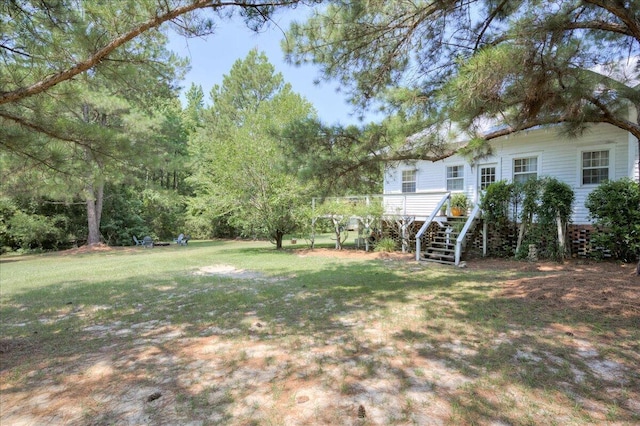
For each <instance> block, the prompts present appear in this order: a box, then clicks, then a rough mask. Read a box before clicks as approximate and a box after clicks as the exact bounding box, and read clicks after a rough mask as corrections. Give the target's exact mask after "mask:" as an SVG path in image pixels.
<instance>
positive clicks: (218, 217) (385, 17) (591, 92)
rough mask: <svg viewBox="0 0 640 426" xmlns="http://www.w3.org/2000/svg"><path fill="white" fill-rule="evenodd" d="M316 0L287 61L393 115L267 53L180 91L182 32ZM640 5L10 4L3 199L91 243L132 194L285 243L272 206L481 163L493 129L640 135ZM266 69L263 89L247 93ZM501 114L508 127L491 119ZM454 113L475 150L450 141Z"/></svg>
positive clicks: (4, 12)
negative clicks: (394, 174) (290, 74)
mask: <svg viewBox="0 0 640 426" xmlns="http://www.w3.org/2000/svg"><path fill="white" fill-rule="evenodd" d="M315 3H324V4H322V5H321V7H318V8H316V9H314V12H313V14H312V15H311V16H309V17H306V18H305V19H304V20H303V21H301V22H294V23H293V24H292V25H291V27H290V28H289V30H288V34H287V37H286V38H285V39H284V41H283V49H284V51H285V52H286V54H287V57H288V60H289V61H290V62H291V63H305V62H313V63H315V64H317V65H318V66H319V67H320V70H321V75H320V78H325V79H328V80H333V79H337V80H338V81H339V82H340V85H341V89H342V90H343V91H344V92H345V93H346V94H347V95H348V96H349V98H350V100H351V101H352V103H353V105H354V108H357V109H359V110H360V111H364V110H366V109H367V108H372V107H380V108H382V109H383V110H384V111H385V113H386V116H387V118H386V119H385V120H383V121H382V122H381V123H378V124H368V125H363V126H360V127H353V126H352V127H346V128H345V127H341V126H331V125H327V124H325V123H323V122H322V121H321V119H320V118H319V117H317V116H316V114H315V112H314V111H313V107H312V105H309V104H308V102H307V101H306V100H304V99H302V98H301V97H300V96H299V95H296V94H295V93H292V91H291V89H290V87H288V85H287V84H286V82H284V81H282V78H281V76H279V75H278V74H277V73H275V72H274V70H273V69H272V68H270V64H268V61H267V60H266V58H263V57H261V55H260V53H259V52H254V53H252V54H250V57H248V58H245V60H244V63H243V61H240V62H239V63H237V64H236V65H234V68H233V69H232V70H231V71H230V73H229V75H228V76H227V77H226V79H225V81H224V82H223V84H222V85H221V86H220V87H216V88H214V90H212V93H211V94H210V98H211V105H210V106H207V107H205V106H204V94H202V93H198V88H197V87H193V88H192V90H190V93H189V95H188V98H189V105H187V106H186V107H182V105H180V103H179V102H178V101H177V85H178V83H179V81H180V77H181V74H182V73H183V72H184V70H185V67H186V66H187V64H186V62H185V61H184V60H182V59H181V58H179V57H177V56H176V55H175V54H173V53H172V52H170V51H168V50H167V48H166V45H167V43H166V42H167V31H168V30H169V28H170V27H171V28H172V29H173V30H174V31H178V32H180V33H181V34H185V35H192V36H207V35H208V36H212V37H215V26H216V22H218V21H219V20H225V19H242V20H244V21H245V23H246V24H247V25H248V26H249V27H250V28H253V29H258V28H260V26H262V25H268V24H269V22H270V19H271V16H272V15H273V14H274V13H277V12H278V11H280V10H286V9H289V8H294V7H296V6H299V5H302V4H315ZM639 16H640V2H638V1H637V0H616V1H602V0H581V1H578V0H554V1H542V0H533V1H531V0H528V1H525V0H471V1H468V0H466V1H460V0H446V1H441V0H438V1H435V0H418V1H408V0H398V1H395V2H382V1H375V0H355V1H344V0H333V1H325V2H321V1H317V2H314V1H309V2H303V1H296V0H281V1H267V0H246V1H210V0H193V1H188V0H168V1H164V0H163V1H159V0H140V1H137V2H129V1H126V0H116V1H113V2H109V3H108V4H103V3H101V2H93V1H77V0H50V1H47V0H11V1H9V2H4V3H3V5H2V6H0V22H1V23H2V28H3V31H2V35H1V36H0V59H1V60H2V64H1V65H0V66H1V71H2V72H1V73H0V85H1V89H0V120H1V121H2V125H1V126H0V149H1V151H0V162H1V163H0V164H1V166H2V171H1V172H2V182H3V185H2V203H3V204H2V205H3V207H2V208H3V212H11V211H13V212H17V211H20V212H22V213H24V214H27V215H32V216H33V217H34V218H36V219H37V220H36V219H34V220H35V222H38V223H40V222H42V220H44V219H42V218H46V220H52V218H53V217H58V216H57V213H56V214H54V212H59V211H60V209H62V206H65V207H66V208H68V209H69V210H70V211H71V210H78V206H79V205H80V204H78V203H82V205H83V206H84V210H85V211H84V212H83V213H82V214H85V215H86V218H85V220H86V232H84V233H83V232H82V231H81V230H80V229H79V227H78V230H77V231H74V235H76V236H80V237H78V238H79V239H80V240H86V242H87V243H88V244H96V243H98V242H100V241H101V240H108V241H112V240H111V239H107V238H105V235H106V232H105V230H104V229H103V228H104V225H105V222H104V221H105V220H107V219H108V220H111V218H112V216H111V215H110V214H111V213H109V212H107V211H106V210H105V207H106V206H107V205H109V203H111V202H115V201H116V200H117V199H119V197H125V195H126V192H127V191H128V190H131V189H132V188H133V190H132V192H133V194H129V195H126V197H125V198H127V197H131V199H129V198H127V199H128V200H129V201H130V202H129V203H128V205H134V204H136V203H137V202H140V203H141V205H142V207H141V208H140V209H136V208H134V209H131V212H130V215H131V217H136V216H137V217H140V218H143V219H144V220H143V222H141V223H146V224H147V226H149V228H148V229H147V230H148V232H153V233H155V234H156V235H157V236H158V237H165V236H166V235H164V234H163V233H164V232H169V231H168V230H169V229H170V228H172V229H179V228H184V229H187V228H189V229H193V232H202V233H204V234H206V233H212V232H214V230H216V231H215V232H219V231H221V230H222V229H223V228H226V229H227V230H231V229H233V232H241V233H243V234H246V235H249V234H253V235H266V234H269V235H275V237H274V241H276V242H277V240H278V238H279V237H278V235H279V234H282V233H283V232H285V233H286V231H285V230H284V228H283V225H275V226H271V225H268V226H267V225H265V221H264V217H274V216H277V215H278V214H282V213H283V212H293V210H292V209H291V206H294V205H295V206H297V205H300V204H304V203H301V200H303V199H305V198H308V197H309V196H311V195H318V194H323V193H331V191H335V188H341V191H342V192H345V193H366V192H369V190H372V189H373V190H375V189H376V185H379V184H380V170H381V164H384V163H388V162H393V161H404V160H415V159H425V160H437V159H441V158H445V157H446V156H449V155H453V154H454V153H463V154H465V155H467V156H468V157H470V158H477V157H479V156H483V155H486V154H487V152H488V145H487V141H489V140H491V139H493V138H496V137H499V136H504V135H506V134H509V133H513V132H517V131H521V130H524V129H528V128H531V127H535V126H554V128H556V129H558V130H559V131H560V132H563V133H565V134H567V135H570V136H575V135H578V134H580V133H581V132H583V131H585V129H587V128H588V126H589V124H590V123H608V124H611V125H613V126H616V127H619V128H621V129H624V130H625V131H628V132H629V133H630V134H631V135H633V136H635V137H636V138H638V137H639V136H640V124H639V122H638V117H637V114H636V115H634V113H633V111H639V110H640V108H638V107H639V105H640V91H639V90H638V81H639V79H638V75H639V73H638V61H637V57H638V53H639V42H640V19H639ZM254 73H255V76H261V77H259V78H258V80H259V82H258V83H256V84H257V85H256V87H254V88H253V89H255V90H254V92H252V94H253V95H255V96H256V98H254V99H252V101H250V102H247V103H245V104H242V103H238V102H237V101H238V99H240V98H239V97H236V95H238V94H243V93H246V92H243V91H244V90H248V89H247V88H246V87H243V85H244V83H247V80H248V79H247V76H248V75H251V77H252V78H253V76H254ZM284 111H286V112H284ZM488 119H491V120H497V121H498V122H499V123H500V124H501V126H500V127H497V128H495V129H494V130H493V131H492V132H480V131H479V129H480V128H481V127H482V126H480V123H482V122H483V121H485V120H488ZM450 122H456V123H458V125H459V130H458V131H459V132H463V133H465V134H466V136H467V139H468V140H469V141H470V142H469V143H468V144H467V145H466V146H464V147H462V148H460V147H452V146H451V145H450V144H449V143H448V140H447V139H448V138H445V137H443V135H446V134H447V133H446V132H442V131H439V129H440V128H442V127H444V126H447V123H450ZM425 129H429V130H430V131H424V130H425ZM412 134H416V135H418V137H416V138H413V139H411V140H410V141H408V140H407V136H409V135H412ZM408 142H409V143H408ZM219 165H223V166H224V167H218V166H219ZM248 165H251V166H255V170H251V167H248ZM267 172H268V173H267ZM240 175H242V177H241V178H238V176H240ZM268 188H271V189H268ZM274 188H275V189H274ZM105 191H107V192H105ZM293 194H296V197H298V196H299V197H302V198H295V197H293V198H291V199H290V198H289V197H292V196H293ZM258 195H260V196H261V197H262V199H260V197H258ZM133 199H137V200H133ZM264 200H270V202H269V203H265V202H264ZM145 203H146V204H145ZM154 203H155V204H154ZM270 203H274V204H277V205H279V207H278V208H277V209H276V210H273V209H274V204H270ZM125 204H127V203H125ZM161 206H162V207H161ZM287 206H289V207H287ZM150 208H159V209H160V211H163V212H171V213H167V215H166V216H167V217H171V218H173V219H171V221H173V223H171V224H169V225H163V226H162V227H161V228H159V229H166V231H165V230H162V231H161V230H159V229H158V230H156V228H155V226H156V225H153V226H154V227H151V225H149V223H150V221H151V219H152V218H151V217H146V216H145V215H146V214H147V212H149V209H150ZM116 210H117V209H116ZM116 210H113V212H115V211H116ZM120 211H122V209H120ZM276 212H280V213H276ZM297 214H298V213H296V215H297ZM127 215H129V213H127ZM256 215H257V216H256ZM63 216H64V215H63ZM11 217H15V214H14V215H13V216H11ZM243 218H244V219H243ZM23 219H24V217H23ZM41 219H42V220H41ZM60 219H61V218H60ZM15 220H18V219H15ZM46 220H45V222H46ZM119 220H120V219H119ZM297 220H298V219H296V218H295V217H289V218H287V219H286V220H285V221H283V222H286V223H296V221H297ZM39 221H40V222H39ZM75 221H76V219H74V220H72V221H70V222H75ZM9 222H10V218H9V213H6V214H5V213H3V216H2V227H3V228H2V231H1V232H3V234H2V235H5V234H6V232H7V231H6V230H7V228H8V227H9V226H11V227H12V228H16V227H15V224H13V225H9ZM23 222H24V221H23ZM125 222H126V221H125ZM133 222H135V221H133ZM47 226H50V227H52V228H54V229H57V228H59V227H60V226H61V225H60V222H56V223H55V225H54V224H52V223H49V224H48V225H47ZM127 226H128V225H126V226H125V225H120V228H121V229H124V228H126V229H127V230H128V231H133V229H134V228H133V227H131V228H127ZM115 228H118V225H115ZM16 229H17V228H16ZM173 232H174V233H175V231H173ZM36 234H37V235H42V233H41V232H38V233H36ZM113 241H119V242H124V239H122V238H121V239H120V240H118V239H114V240H113ZM9 243H10V244H13V245H15V244H17V241H16V240H15V239H14V241H13V242H11V241H10V242H6V241H3V244H9Z"/></svg>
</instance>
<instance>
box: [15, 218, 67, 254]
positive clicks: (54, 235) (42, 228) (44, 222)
mask: <svg viewBox="0 0 640 426" xmlns="http://www.w3.org/2000/svg"><path fill="white" fill-rule="evenodd" d="M64 219H65V218H64V217H63V216H55V217H46V216H42V215H38V214H27V213H25V212H23V211H17V212H15V214H14V215H13V217H12V218H11V219H10V220H9V226H8V227H9V230H10V233H11V236H12V237H13V239H14V240H15V241H16V242H17V243H18V244H19V246H20V248H22V249H23V250H32V249H45V248H56V246H57V242H58V241H60V240H61V239H62V238H63V231H62V229H64V226H59V225H60V224H61V223H62V222H64Z"/></svg>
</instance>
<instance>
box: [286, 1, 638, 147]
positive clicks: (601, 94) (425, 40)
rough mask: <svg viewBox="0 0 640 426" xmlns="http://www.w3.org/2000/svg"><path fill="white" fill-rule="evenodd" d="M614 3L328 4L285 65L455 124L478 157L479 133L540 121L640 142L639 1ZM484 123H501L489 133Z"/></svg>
mask: <svg viewBox="0 0 640 426" xmlns="http://www.w3.org/2000/svg"><path fill="white" fill-rule="evenodd" d="M610 3H611V2H577V1H561V2H560V1H556V2H543V1H493V0H474V1H439V2H434V1H429V0H417V1H395V2H371V1H366V0H355V1H349V2H344V1H340V2H332V3H331V4H330V5H329V6H328V7H326V8H323V9H320V10H318V11H316V12H315V13H314V14H313V15H312V16H311V17H310V18H309V19H307V21H306V22H302V23H299V22H294V23H293V24H292V25H291V27H290V29H289V32H288V37H287V38H286V40H285V41H284V42H283V47H284V49H285V51H286V53H287V58H288V60H289V61H291V62H293V63H296V64H300V63H306V62H313V63H315V64H319V65H320V67H321V73H322V74H321V77H322V78H325V79H327V80H335V79H338V80H339V81H340V83H341V90H343V91H345V92H346V93H347V94H348V95H349V96H350V97H351V100H352V102H353V103H354V104H355V105H358V106H361V107H363V108H367V107H370V106H371V105H376V106H377V105H379V104H382V106H383V108H386V109H387V110H388V111H390V112H393V113H396V114H397V116H398V117H400V118H401V119H402V120H403V121H405V122H407V123H422V129H424V128H427V127H428V124H427V123H429V122H431V123H433V122H437V121H440V122H443V121H446V120H450V121H452V122H455V123H457V124H458V125H459V129H460V131H461V132H465V133H466V135H465V136H466V140H470V141H471V142H470V144H469V146H467V147H465V148H463V150H462V152H461V153H462V154H464V155H466V156H468V157H470V158H472V159H475V158H478V157H482V156H484V155H486V154H487V153H488V152H489V148H490V147H489V146H488V145H487V144H486V143H484V142H486V141H484V140H483V139H488V138H493V137H497V136H499V135H505V134H509V133H512V132H516V131H519V130H522V129H528V128H532V127H534V126H540V125H553V126H554V127H555V128H556V129H560V130H561V131H562V132H564V133H566V134H568V135H576V134H579V133H580V132H581V131H584V129H585V128H586V126H587V124H588V123H594V122H605V123H610V124H613V125H616V126H618V127H620V128H622V129H624V130H625V131H629V132H631V133H632V134H633V135H635V136H636V137H640V124H639V123H637V120H636V121H635V122H629V120H628V106H629V105H637V104H638V102H640V92H638V90H637V88H636V87H635V85H636V82H637V77H638V70H637V67H636V66H635V57H636V56H637V53H638V43H639V42H640V36H639V34H640V32H638V27H637V20H636V17H637V15H638V10H639V8H640V6H639V4H638V2H636V1H627V2H617V3H616V4H617V5H616V6H613V5H611V4H610ZM603 64H605V65H603ZM625 67H626V69H623V68H625ZM487 119H489V120H495V121H499V122H500V124H502V126H500V127H497V128H493V129H491V131H490V132H493V134H486V133H483V127H484V126H483V125H482V123H486V122H487V121H486V120H487ZM559 123H562V124H561V125H559ZM419 130H421V129H419ZM407 134H412V133H407ZM430 134H432V135H433V134H434V133H433V132H430ZM432 146H433V145H432ZM437 146H438V145H436V147H437ZM419 148H421V147H412V151H413V152H412V153H411V154H409V153H407V155H413V157H414V158H419V156H421V155H423V153H422V152H420V149H419ZM458 148H460V147H458ZM441 154H442V152H441ZM444 154H446V151H445V152H444Z"/></svg>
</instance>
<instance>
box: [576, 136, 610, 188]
mask: <svg viewBox="0 0 640 426" xmlns="http://www.w3.org/2000/svg"><path fill="white" fill-rule="evenodd" d="M602 151H607V152H608V153H609V165H608V166H607V169H608V172H607V180H613V179H615V177H614V164H615V150H614V149H613V147H612V146H611V145H595V146H590V147H584V148H582V149H580V150H578V170H577V176H578V182H577V183H578V186H579V187H587V188H592V187H596V186H598V185H600V183H602V182H599V183H584V177H583V172H584V167H583V163H582V161H583V158H582V157H583V155H584V154H585V153H587V152H602ZM599 168H600V167H599Z"/></svg>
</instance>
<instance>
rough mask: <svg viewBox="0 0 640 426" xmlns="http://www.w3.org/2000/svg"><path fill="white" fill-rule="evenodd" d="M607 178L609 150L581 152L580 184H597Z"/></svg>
mask: <svg viewBox="0 0 640 426" xmlns="http://www.w3.org/2000/svg"><path fill="white" fill-rule="evenodd" d="M608 179H609V151H588V152H583V153H582V184H583V185H598V184H600V183H602V182H604V181H605V180H608Z"/></svg>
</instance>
